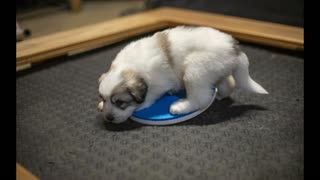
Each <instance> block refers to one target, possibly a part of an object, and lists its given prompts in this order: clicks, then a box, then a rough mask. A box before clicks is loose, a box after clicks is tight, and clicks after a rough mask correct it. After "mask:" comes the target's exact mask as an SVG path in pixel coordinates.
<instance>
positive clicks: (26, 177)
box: [16, 163, 38, 180]
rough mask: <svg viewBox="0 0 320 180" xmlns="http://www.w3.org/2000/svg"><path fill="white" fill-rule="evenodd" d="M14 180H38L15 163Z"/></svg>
mask: <svg viewBox="0 0 320 180" xmlns="http://www.w3.org/2000/svg"><path fill="white" fill-rule="evenodd" d="M16 180H38V178H37V177H36V176H34V175H33V174H31V173H30V172H29V171H28V170H26V169H25V168H24V167H22V166H21V165H20V164H18V163H16Z"/></svg>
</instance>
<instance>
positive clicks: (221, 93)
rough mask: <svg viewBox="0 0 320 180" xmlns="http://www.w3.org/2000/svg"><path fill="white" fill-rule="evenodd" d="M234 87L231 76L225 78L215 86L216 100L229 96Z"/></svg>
mask: <svg viewBox="0 0 320 180" xmlns="http://www.w3.org/2000/svg"><path fill="white" fill-rule="evenodd" d="M235 86H236V83H235V80H234V78H233V76H232V75H229V76H227V77H226V78H225V79H223V80H222V81H221V82H220V83H219V84H217V88H218V92H217V96H216V98H217V99H218V100H221V99H223V98H226V97H228V96H230V95H231V93H232V92H233V90H234V88H235Z"/></svg>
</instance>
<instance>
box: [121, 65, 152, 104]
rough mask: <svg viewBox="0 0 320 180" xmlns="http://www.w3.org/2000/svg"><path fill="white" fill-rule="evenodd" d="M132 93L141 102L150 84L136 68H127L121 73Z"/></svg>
mask: <svg viewBox="0 0 320 180" xmlns="http://www.w3.org/2000/svg"><path fill="white" fill-rule="evenodd" d="M121 75H122V76H123V78H124V83H125V85H126V86H127V88H128V90H129V93H130V95H131V96H132V97H133V98H134V100H135V101H136V102H137V103H138V104H140V103H142V102H143V101H144V99H145V96H146V93H147V90H148V86H147V83H146V82H145V80H144V79H143V78H142V77H141V76H140V75H139V74H138V73H137V72H136V71H134V70H131V69H126V70H124V71H123V72H122V74H121Z"/></svg>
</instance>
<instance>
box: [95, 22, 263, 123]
mask: <svg viewBox="0 0 320 180" xmlns="http://www.w3.org/2000/svg"><path fill="white" fill-rule="evenodd" d="M164 32H166V33H167V35H168V40H169V42H170V47H169V48H170V55H171V57H172V60H173V64H174V65H173V67H172V66H170V64H169V63H168V59H167V57H166V55H165V53H164V51H163V50H162V49H161V48H160V47H159V45H158V44H157V40H156V35H153V36H151V37H147V38H143V39H141V40H138V41H135V42H132V43H130V44H129V45H128V46H126V47H125V48H124V49H123V50H121V51H120V52H119V53H118V55H117V56H116V58H115V60H114V61H113V63H112V66H113V67H114V68H112V70H111V71H109V72H107V73H106V74H104V75H103V77H102V78H101V83H100V87H99V93H100V94H101V95H102V96H103V97H104V98H106V99H108V98H109V97H110V96H111V92H112V90H113V88H114V87H115V86H117V85H118V84H119V83H120V82H121V80H122V78H121V76H120V73H121V72H122V71H124V70H126V69H132V70H134V71H136V72H139V74H141V75H142V77H143V78H144V80H145V81H146V83H147V85H148V91H147V95H146V98H145V101H144V102H143V103H142V104H140V105H137V106H135V107H133V108H130V109H129V110H125V111H119V110H116V108H114V107H112V104H110V103H108V100H107V101H106V103H105V104H104V111H108V113H110V111H112V112H111V113H112V114H113V115H114V116H115V117H116V120H115V121H114V122H116V123H119V122H123V121H125V120H126V119H127V118H128V117H130V116H131V114H132V112H133V111H134V110H136V109H143V108H146V107H148V106H150V105H151V104H152V103H153V102H154V101H155V100H156V99H158V98H159V97H160V96H161V95H163V94H164V93H166V92H168V91H177V90H179V89H182V88H186V90H187V99H183V100H180V101H178V102H176V103H174V104H173V105H172V106H171V108H170V112H171V113H173V114H181V113H187V112H190V111H194V110H197V109H200V108H203V107H205V106H206V105H207V104H208V103H209V100H210V97H211V93H212V89H211V88H212V85H214V84H215V85H217V87H218V92H219V98H224V97H226V96H229V95H230V94H231V93H232V90H233V88H234V87H235V85H236V86H238V87H239V88H241V89H243V90H246V91H249V92H254V93H261V94H267V91H266V90H265V89H263V87H261V86H260V85H259V84H257V83H256V82H255V81H253V80H252V79H251V77H250V76H249V70H248V66H249V62H248V58H247V56H246V55H245V54H244V53H243V52H241V51H240V52H238V53H235V51H234V42H235V41H234V39H233V38H232V37H231V36H230V35H228V34H225V33H222V32H220V31H218V30H216V29H212V28H207V27H199V28H190V27H176V28H172V29H168V30H165V31H164ZM100 106H101V105H100ZM109 108H111V109H112V110H110V109H109ZM108 109H109V110H108Z"/></svg>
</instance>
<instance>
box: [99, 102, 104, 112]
mask: <svg viewBox="0 0 320 180" xmlns="http://www.w3.org/2000/svg"><path fill="white" fill-rule="evenodd" d="M102 110H103V101H101V102H100V103H99V104H98V111H100V112H102Z"/></svg>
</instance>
